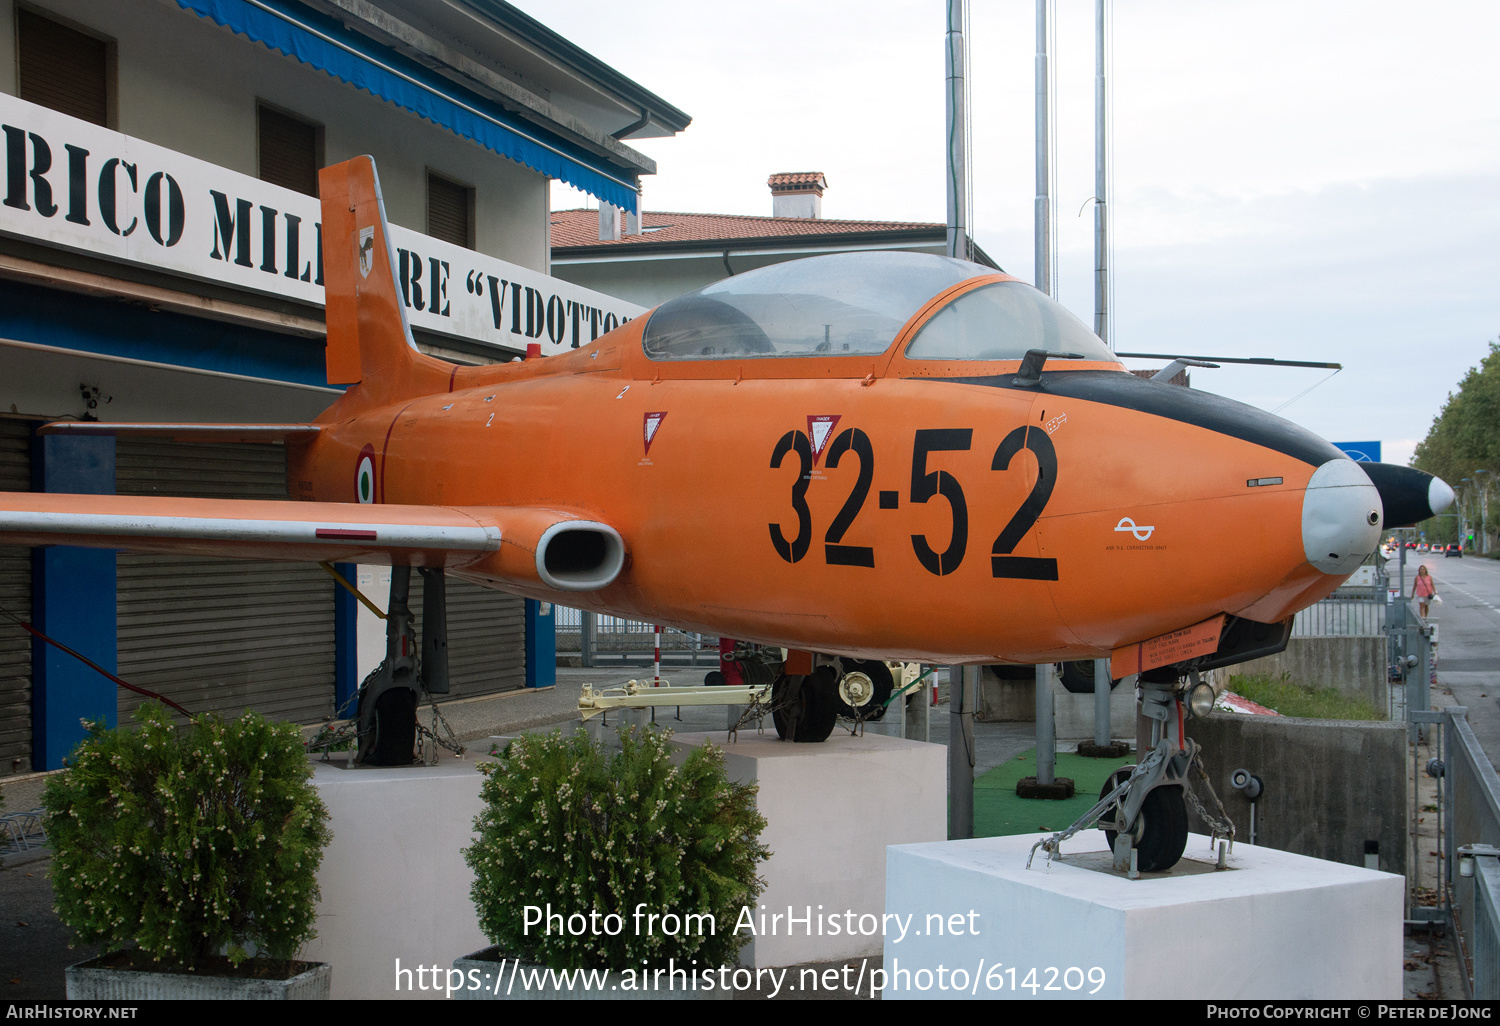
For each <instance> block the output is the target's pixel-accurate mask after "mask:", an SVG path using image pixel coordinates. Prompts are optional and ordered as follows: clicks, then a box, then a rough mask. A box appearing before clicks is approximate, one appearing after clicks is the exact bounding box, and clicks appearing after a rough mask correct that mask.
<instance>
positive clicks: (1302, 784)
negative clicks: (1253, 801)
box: [1187, 714, 1408, 875]
mask: <svg viewBox="0 0 1500 1026" xmlns="http://www.w3.org/2000/svg"><path fill="white" fill-rule="evenodd" d="M1187 733H1188V736H1189V737H1192V738H1194V739H1195V740H1197V741H1198V742H1199V744H1201V745H1203V749H1204V751H1203V763H1204V768H1205V769H1206V770H1207V771H1208V778H1209V780H1210V781H1211V782H1212V783H1213V786H1214V791H1215V792H1217V793H1218V795H1219V800H1220V801H1222V802H1223V803H1224V808H1225V810H1226V811H1227V812H1228V813H1229V817H1230V818H1231V819H1232V820H1233V821H1234V824H1235V829H1236V837H1237V838H1238V839H1240V840H1245V841H1248V840H1249V839H1250V802H1249V801H1248V800H1247V799H1246V798H1245V796H1244V793H1243V792H1242V791H1236V790H1235V789H1234V788H1232V787H1231V786H1230V784H1229V775H1230V774H1231V773H1233V772H1234V771H1235V770H1236V769H1247V770H1249V771H1250V772H1251V773H1253V774H1255V775H1256V776H1258V777H1260V778H1261V780H1262V781H1264V782H1265V791H1264V793H1263V794H1262V795H1261V798H1260V802H1259V803H1258V808H1257V810H1256V834H1257V836H1256V843H1257V844H1260V845H1262V846H1265V847H1270V848H1279V849H1281V850H1282V851H1290V852H1296V853H1298V854H1301V855H1311V856H1314V857H1316V858H1321V859H1327V860H1329V861H1331V862H1343V863H1346V864H1348V865H1354V866H1362V865H1364V859H1365V854H1364V853H1365V841H1366V840H1374V841H1377V842H1379V845H1380V869H1382V870H1384V871H1386V872H1389V873H1398V874H1402V875H1404V874H1405V872H1406V847H1407V842H1406V839H1407V809H1408V801H1407V780H1406V766H1407V761H1408V760H1407V747H1406V727H1405V726H1404V725H1403V724H1400V723H1379V722H1369V721H1358V720H1304V719H1296V718H1293V717H1290V716H1243V715H1233V714H1222V715H1216V716H1212V717H1210V718H1208V719H1204V720H1192V721H1189V723H1188V728H1187ZM1188 816H1189V824H1190V826H1189V829H1191V830H1194V831H1202V830H1203V825H1202V823H1201V822H1199V820H1198V817H1197V816H1195V815H1194V814H1193V813H1192V811H1191V808H1190V809H1189V812H1188Z"/></svg>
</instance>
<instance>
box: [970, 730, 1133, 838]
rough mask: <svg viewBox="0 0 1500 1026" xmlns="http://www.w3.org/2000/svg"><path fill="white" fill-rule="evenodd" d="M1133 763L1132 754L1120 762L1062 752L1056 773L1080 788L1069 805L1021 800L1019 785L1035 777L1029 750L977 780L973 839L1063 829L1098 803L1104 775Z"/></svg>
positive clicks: (1062, 802) (1046, 801)
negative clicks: (1070, 779)
mask: <svg viewBox="0 0 1500 1026" xmlns="http://www.w3.org/2000/svg"><path fill="white" fill-rule="evenodd" d="M1134 762H1135V756H1134V755H1133V754H1132V755H1128V756H1126V757H1124V758H1122V759H1086V758H1084V757H1083V756H1081V755H1077V754H1072V753H1063V754H1059V755H1058V756H1057V769H1056V775H1057V776H1058V777H1071V778H1072V779H1073V782H1074V783H1075V784H1076V785H1077V786H1076V789H1075V791H1074V794H1073V797H1072V798H1069V799H1068V800H1066V801H1048V800H1045V799H1040V798H1018V797H1016V781H1018V780H1020V779H1021V778H1022V777H1034V776H1036V749H1035V748H1030V749H1027V750H1026V751H1025V752H1022V753H1021V754H1020V755H1018V756H1016V757H1014V758H1012V759H1011V760H1010V761H1009V762H1006V763H1004V764H1003V765H1000V766H996V767H995V768H994V769H992V770H990V771H989V772H988V773H986V774H985V775H984V776H982V777H980V778H978V779H977V780H975V781H974V836H975V837H1003V836H1006V835H1008V834H1034V833H1037V832H1039V831H1050V830H1062V829H1065V828H1066V827H1068V826H1069V825H1070V824H1072V822H1073V820H1075V819H1077V818H1078V817H1079V816H1081V815H1083V814H1084V813H1085V812H1087V811H1088V810H1089V809H1090V808H1092V807H1093V805H1094V803H1095V802H1097V801H1098V800H1099V790H1100V788H1102V787H1103V786H1104V780H1105V778H1106V777H1108V776H1109V775H1110V774H1111V773H1113V772H1114V771H1115V770H1116V769H1117V768H1119V767H1121V766H1129V765H1131V764H1133V763H1134Z"/></svg>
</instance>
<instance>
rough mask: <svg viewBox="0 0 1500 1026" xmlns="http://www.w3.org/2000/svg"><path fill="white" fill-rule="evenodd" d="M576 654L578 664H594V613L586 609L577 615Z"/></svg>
mask: <svg viewBox="0 0 1500 1026" xmlns="http://www.w3.org/2000/svg"><path fill="white" fill-rule="evenodd" d="M578 656H579V658H578V662H579V664H580V665H582V666H593V665H594V614H593V613H592V612H590V611H589V610H587V609H584V610H580V611H579V616H578Z"/></svg>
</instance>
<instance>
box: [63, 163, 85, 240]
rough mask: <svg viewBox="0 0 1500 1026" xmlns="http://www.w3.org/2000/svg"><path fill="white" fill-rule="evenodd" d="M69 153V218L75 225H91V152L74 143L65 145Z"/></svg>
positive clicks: (66, 219)
mask: <svg viewBox="0 0 1500 1026" xmlns="http://www.w3.org/2000/svg"><path fill="white" fill-rule="evenodd" d="M63 148H64V149H65V150H67V151H68V216H67V217H66V218H64V219H63V220H65V221H72V222H73V223H74V224H81V225H87V224H88V223H89V182H88V178H89V167H88V165H89V151H88V150H85V149H83V148H82V147H79V146H74V145H73V144H72V143H63Z"/></svg>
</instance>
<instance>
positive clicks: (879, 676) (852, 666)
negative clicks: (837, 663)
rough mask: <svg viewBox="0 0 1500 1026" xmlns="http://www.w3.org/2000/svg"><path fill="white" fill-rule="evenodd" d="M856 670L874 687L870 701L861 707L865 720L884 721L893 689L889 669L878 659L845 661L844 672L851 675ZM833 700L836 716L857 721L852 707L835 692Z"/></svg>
mask: <svg viewBox="0 0 1500 1026" xmlns="http://www.w3.org/2000/svg"><path fill="white" fill-rule="evenodd" d="M855 670H858V671H859V672H860V673H863V674H866V675H867V676H869V678H870V683H872V684H874V685H875V693H874V694H872V695H871V696H870V701H869V702H867V703H866V704H865V705H863V706H861V707H860V708H861V709H864V710H866V712H865V719H866V720H883V719H885V703H886V700H887V699H889V698H890V697H891V691H892V690H894V687H895V678H894V677H892V676H891V668H890V667H889V666H887V665H885V663H882V662H881V661H880V660H878V659H845V660H844V672H845V673H852V672H854V671H855ZM834 699H835V701H837V702H838V714H839V715H840V716H847V717H849V719H851V720H852V719H857V718H858V717H859V712H858V711H857V710H855V708H854V706H852V705H850V704H849V703H848V702H846V701H844V700H843V699H842V698H839V697H838V693H837V690H835V692H834Z"/></svg>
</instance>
